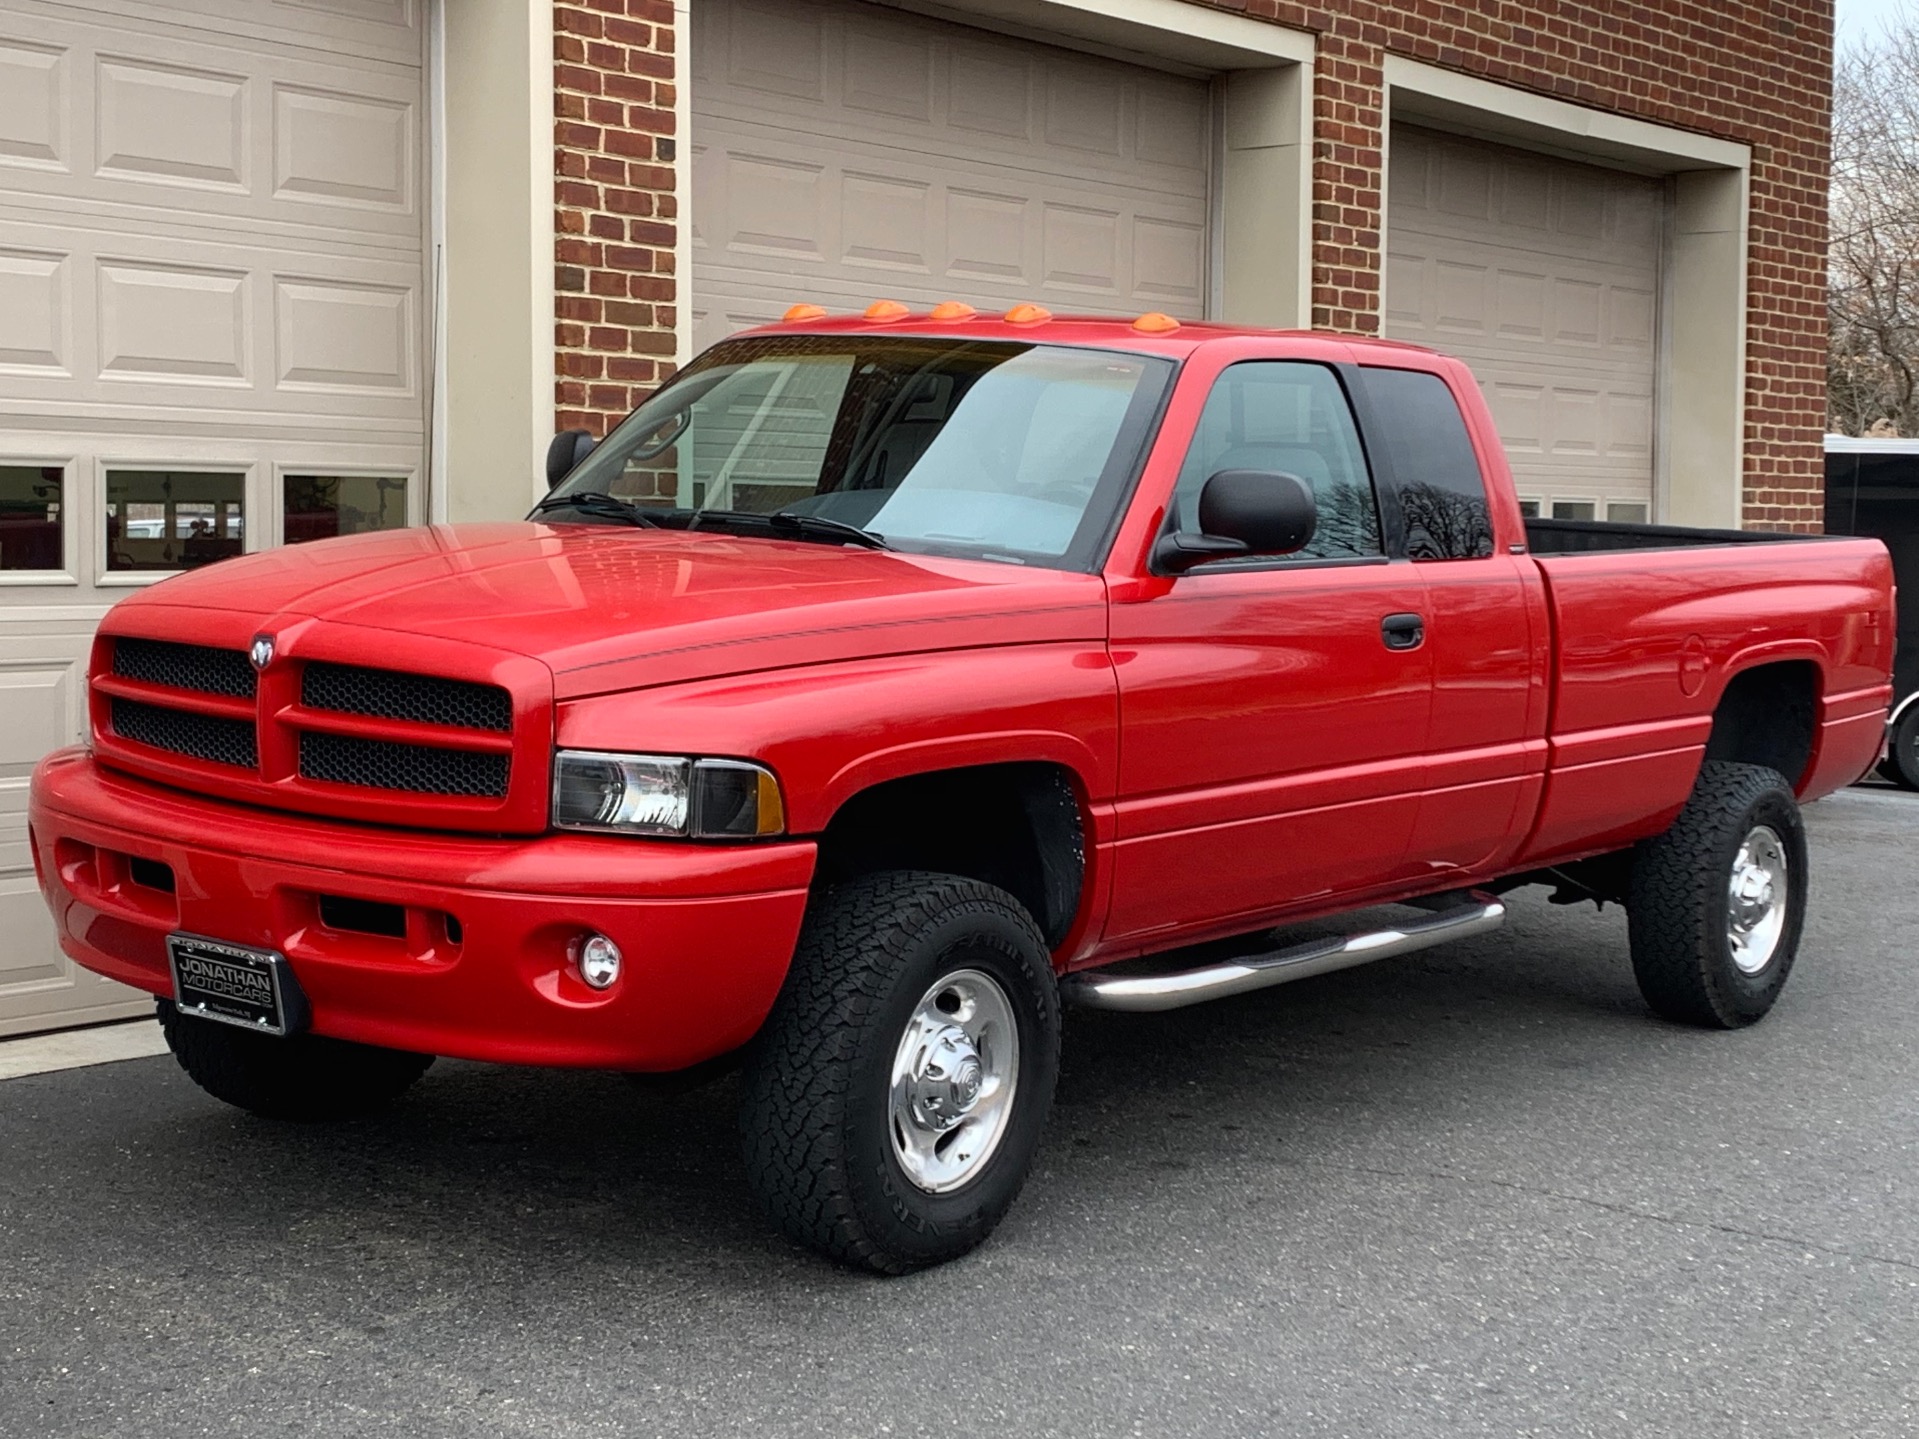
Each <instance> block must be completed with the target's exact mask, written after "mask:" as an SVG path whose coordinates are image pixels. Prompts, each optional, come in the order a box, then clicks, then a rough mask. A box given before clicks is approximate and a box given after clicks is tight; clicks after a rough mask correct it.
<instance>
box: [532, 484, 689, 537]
mask: <svg viewBox="0 0 1919 1439" xmlns="http://www.w3.org/2000/svg"><path fill="white" fill-rule="evenodd" d="M548 510H578V511H579V512H580V513H581V514H583V515H603V516H605V517H606V518H607V519H610V520H625V521H626V522H627V523H628V524H629V525H639V526H641V527H643V528H646V529H657V528H658V527H659V521H658V520H655V519H653V518H651V517H650V516H649V515H648V514H647V513H646V512H645V511H644V510H642V509H641V508H640V507H639V506H638V505H630V504H628V503H627V502H626V501H625V500H623V499H621V498H620V497H619V496H618V495H609V494H608V493H606V491H605V490H580V491H578V492H577V493H574V494H570V495H548V496H547V497H546V498H545V499H543V500H541V501H540V502H539V503H538V504H537V505H535V506H534V507H533V513H534V514H536V515H543V514H545V513H546V512H547V511H548Z"/></svg>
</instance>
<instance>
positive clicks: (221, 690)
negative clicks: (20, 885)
mask: <svg viewBox="0 0 1919 1439" xmlns="http://www.w3.org/2000/svg"><path fill="white" fill-rule="evenodd" d="M589 450H590V452H589ZM549 470H550V472H551V474H550V476H549V478H550V479H551V480H552V481H553V482H554V488H553V489H552V491H551V493H550V494H549V495H548V497H547V498H546V499H545V500H543V501H542V502H541V503H540V504H539V506H538V507H537V509H536V510H535V512H534V514H533V515H532V516H531V517H530V518H529V519H528V520H526V521H524V522H520V523H511V524H476V525H464V526H455V527H437V526H436V527H433V528H427V529H416V530H407V531H402V532H393V533H386V534H377V535H367V536H362V537H358V538H349V539H342V540H334V541H326V542H322V543H316V544H311V545H301V546H298V547H295V548H290V549H282V550H275V551H271V552H267V553H262V554H254V555H248V556H245V557H243V558H239V559H235V560H231V561H228V562H226V563H222V564H220V565H217V566H214V567H211V568H208V569H205V570H200V571H196V572H194V573H191V574H186V575H182V576H180V577H178V578H175V579H171V580H168V581H166V582H165V583H163V584H159V585H155V586H154V587H152V588H151V589H148V590H146V591H144V592H143V593H141V594H139V595H137V596H134V597H132V598H129V599H127V600H125V601H124V602H122V603H121V604H119V605H118V606H116V607H115V608H114V610H113V611H112V613H111V614H110V615H109V616H108V617H107V619H106V621H105V623H104V624H103V625H102V627H101V629H100V634H99V638H98V640H97V642H96V644H95V648H94V651H93V657H92V664H91V671H90V676H89V681H88V702H89V705H90V731H91V738H90V740H89V742H88V743H87V744H86V745H85V746H83V747H79V748H74V749H68V750H63V751H61V752H59V753H57V754H54V755H52V756H50V757H49V758H48V759H47V760H45V761H44V762H43V763H42V764H41V765H40V767H39V769H38V771H37V772H36V774H35V775H34V779H33V791H32V807H31V822H32V835H33V848H34V857H35V860H36V862H37V865H38V871H39V876H40V883H41V885H42V887H43V888H44V890H45V893H46V898H47V901H48V903H49V905H50V906H51V907H52V910H53V914H54V918H55V921H56V924H57V927H58V932H59V935H60V941H61V943H62V945H63V946H64V947H65V949H66V952H67V953H68V954H70V955H72V956H73V957H74V958H75V959H76V960H78V961H79V962H80V963H82V964H84V965H86V966H88V967H89V968H91V969H94V970H97V971H99V972H100V973H102V974H106V975H110V976H112V977H114V978H116V979H120V980H124V981H126V982H127V983H129V984H133V985H138V986H141V987H143V988H145V989H148V990H150V991H152V992H153V993H154V994H155V995H157V996H159V1010H160V1019H161V1022H162V1024H163V1025H164V1026H165V1029H166V1034H167V1037H168V1039H169V1041H170V1042H171V1044H172V1047H173V1050H174V1053H175V1054H176V1055H177V1056H178V1058H179V1060H180V1062H181V1064H182V1065H183V1066H184V1068H185V1069H186V1071H187V1073H188V1074H190V1075H191V1076H192V1077H193V1078H194V1079H195V1080H196V1081H198V1082H199V1083H200V1084H201V1085H202V1086H203V1087H204V1088H205V1089H207V1090H208V1091H210V1092H211V1093H212V1094H214V1095H217V1096H218V1097H220V1098H221V1099H224V1100H227V1101H229V1102H232V1103H234V1104H237V1105H241V1106H244V1107H246V1108H248V1109H251V1110H254V1111H256V1112H258V1113H262V1114H266V1115H277V1116H285V1117H298V1118H315V1117H325V1116H333V1115H341V1114H348V1113H353V1112H356V1111H359V1110H363V1109H366V1108H369V1107H372V1106H375V1105H377V1104H380V1103H382V1102H384V1101H387V1100H389V1099H391V1098H392V1097H394V1096H395V1095H397V1094H398V1093H399V1092H400V1091H401V1090H403V1089H405V1088H406V1086H407V1085H409V1084H410V1083H412V1082H413V1081H414V1080H415V1079H416V1078H418V1077H419V1075H420V1074H421V1072H422V1071H424V1070H425V1069H426V1067H427V1066H428V1065H429V1064H430V1063H431V1062H432V1060H431V1056H434V1055H457V1056H464V1057H467V1058H471V1059H480V1060H495V1061H505V1062H511V1063H521V1064H540V1065H572V1066H591V1067H597V1068H606V1069H615V1070H624V1071H629V1072H635V1073H654V1074H661V1073H674V1072H689V1071H690V1072H693V1073H695V1074H697V1073H700V1072H701V1071H702V1067H703V1066H718V1065H723V1064H726V1063H728V1062H729V1061H731V1062H739V1063H743V1064H744V1068H745V1075H744V1079H743V1098H742V1105H741V1110H742V1120H741V1128H742V1137H743V1144H744V1152H745V1167H746V1170H747V1173H748V1176H749V1178H750V1181H751V1183H752V1184H753V1186H754V1187H755V1189H756V1190H757V1191H758V1193H759V1195H760V1196H761V1198H762V1199H763V1200H764V1202H765V1204H766V1206H767V1208H768V1209H769V1210H770V1211H771V1213H772V1215H773V1217H774V1218H775V1220H776V1221H777V1222H778V1223H779V1224H780V1225H781V1226H782V1227H783V1228H784V1229H785V1230H786V1232H787V1233H789V1234H790V1235H792V1236H793V1237H795V1238H796V1239H798V1240H800V1241H802V1242H804V1243H806V1244H810V1245H812V1246H814V1247H816V1248H818V1249H820V1250H822V1251H824V1252H825V1253H827V1254H830V1255H832V1256H835V1257H837V1258H839V1259H841V1260H844V1261H847V1262H849V1263H853V1264H859V1265H866V1266H870V1267H872V1268H875V1269H878V1270H881V1271H886V1272H899V1271H902V1270H906V1269H911V1268H914V1267H917V1266H921V1265H925V1264H929V1263H933V1262H937V1261H939V1260H943V1259H947V1258H951V1257H953V1256H955V1255H958V1254H960V1253H963V1252H965V1251H966V1250H968V1249H969V1248H971V1247H972V1246H974V1245H975V1244H977V1243H978V1242H979V1241H980V1240H981V1239H982V1238H984V1237H985V1235H986V1234H987V1233H988V1232H989V1231H990V1230H991V1229H992V1227H993V1225H994V1224H995V1223H996V1222H997V1221H998V1219H999V1218H1000V1216H1001V1215H1002V1214H1003V1213H1004V1212H1005V1211H1006V1209H1007V1208H1008V1206H1009V1205H1010V1204H1011V1203H1012V1202H1013V1199H1014V1197H1015V1195H1016V1193H1017V1192H1018V1190H1019V1187H1020V1184H1021V1181H1022V1179H1023V1177H1024V1175H1025V1172H1026V1171H1027V1169H1028V1167H1029V1165H1030V1162H1031V1160H1032V1158H1033V1155H1034V1151H1035V1148H1036V1146H1037V1145H1038V1143H1039V1139H1040V1131H1041V1127H1042V1123H1043V1121H1044V1119H1045V1117H1046V1113H1047V1109H1048V1105H1049V1103H1050V1100H1051V1097H1052V1090H1053V1084H1054V1075H1055V1072H1056V1069H1057V1063H1058V1053H1059V1043H1060V1011H1061V1006H1062V1004H1063V1003H1078V1004H1085V1005H1093V1006H1102V1007H1106V1008H1114V1009H1128V1010H1155V1009H1164V1008H1169V1007H1172V1006H1174V1005H1180V1004H1188V1003H1192V1002H1195V1001H1199V1000H1205V999H1211V998H1217V997H1221V996H1227V995H1232V994H1237V993H1241V992H1244V991H1246V990H1249V989H1254V988H1258V987H1262V986H1265V985H1269V984H1276V983H1280V982H1283V981H1286V980H1289V979H1296V978H1299V977H1302V976H1305V975H1310V974H1317V973H1322V972H1324V971H1326V970H1328V969H1334V968H1338V967H1341V966H1344V965H1350V964H1356V963H1360V962H1363V961H1365V960H1369V959H1375V958H1380V957H1383V956H1386V955H1391V954H1399V953H1404V952H1406V951H1407V950H1410V949H1416V948H1419V947H1422V946H1424V945H1428V944H1432V943H1435V942H1437V941H1440V940H1443V939H1445V938H1448V937H1451V936H1457V935H1464V934H1469V933H1473V932H1476V931H1479V930H1483V929H1486V928H1489V927H1491V926H1493V925H1496V924H1498V923H1499V921H1500V919H1501V917H1502V915H1503V913H1504V911H1503V908H1502V906H1501V903H1500V901H1499V899H1498V898H1497V897H1496V896H1497V895H1498V894H1499V893H1500V892H1502V891H1504V890H1506V889H1508V888H1511V887H1514V886H1518V885H1524V884H1536V883H1546V884H1551V885H1554V886H1556V887H1557V889H1558V891H1559V892H1560V897H1569V898H1578V899H1593V900H1598V901H1605V900H1614V901H1620V902H1622V903H1623V904H1624V905H1625V907H1626V910H1627V913H1628V916H1629V924H1630V933H1631V951H1632V962H1633V965H1634V968H1635V970H1636V972H1637V977H1638V980H1639V984H1640V987H1641V989H1642V990H1643V992H1644V994H1645V996H1646V999H1647V1001H1648V1002H1649V1004H1650V1005H1651V1007H1652V1008H1653V1009H1654V1010H1655V1011H1656V1012H1658V1013H1659V1014H1661V1015H1664V1016H1667V1017H1669V1018H1672V1019H1675V1020H1680V1021H1685V1022H1690V1023H1695V1024H1703V1025H1715V1026H1723V1027H1732V1026H1737V1025H1742V1024H1746V1023H1748V1022H1750V1021H1752V1020H1755V1019H1758V1018H1759V1017H1760V1016H1761V1015H1763V1014H1764V1013H1765V1012H1766V1011H1767V1009H1768V1008H1769V1007H1770V1006H1771V1005H1772V1003H1773V1001H1774V1000H1775V998H1776V997H1777V996H1778V994H1779V991H1780V987H1781V986H1782V985H1783V984H1784V983H1785V979H1786V975H1787V971H1788V970H1789V969H1790V967H1791V965H1792V962H1793V957H1794V953H1795V951H1796V948H1797V946H1798V942H1799V934H1800V925H1801V919H1802V916H1803V913H1804V906H1805V900H1806V887H1807V877H1808V867H1807V854H1806V841H1805V836H1804V832H1803V830H1802V828H1801V823H1800V818H1799V812H1798V803H1799V802H1800V801H1804V800H1809V799H1814V798H1817V797H1818V796H1820V795H1823V794H1826V793H1828V792H1829V791H1831V790H1834V789H1836V788H1838V787H1839V786H1841V785H1844V784H1846V783H1848V782H1850V781H1852V780H1854V779H1856V778H1858V777H1859V776H1860V775H1861V774H1862V773H1863V772H1864V771H1865V770H1867V769H1869V768H1870V767H1871V766H1872V765H1873V764H1874V762H1875V761H1876V760H1877V759H1878V758H1879V754H1880V748H1881V742H1882V735H1883V730H1884V725H1885V715H1886V705H1887V699H1888V695H1889V684H1888V671H1889V668H1890V664H1891V660H1892V654H1893V632H1894V631H1893V611H1892V586H1891V571H1890V567H1889V563H1888V560H1887V556H1886V552H1885V550H1884V548H1883V547H1882V546H1881V545H1880V544H1878V543H1877V542H1876V541H1869V540H1854V539H1810V540H1808V539H1798V538H1792V537H1787V536H1780V535H1769V534H1753V533H1739V532H1723V533H1721V532H1708V531H1699V530H1679V529H1672V528H1665V527H1659V526H1616V525H1594V524H1579V523H1561V522H1556V521H1540V520H1529V519H1527V518H1525V517H1523V516H1522V514H1521V511H1520V507H1519V504H1518V502H1517V500H1516V499H1515V497H1514V494H1513V488H1512V483H1511V478H1510V475H1509V473H1508V470H1507V467H1506V463H1505V461H1504V459H1503V457H1502V454H1501V450H1500V446H1499V443H1498V441H1497V438H1496V436H1495V434H1494V430H1493V426H1492V424H1491V422H1490V420H1489V418H1488V415H1487V412H1486V409H1485V407H1484V405H1483V404H1482V402H1481V400H1480V396H1479V392H1478V390H1477V388H1476V387H1475V385H1474V383H1473V380H1472V377H1471V375H1470V374H1469V373H1468V371H1467V370H1466V368H1465V366H1463V365H1461V364H1459V363H1457V362H1456V361H1453V360H1450V359H1446V358H1444V357H1442V356H1439V355H1436V354H1432V353H1429V352H1427V351H1424V350H1420V349H1416V348H1412V347H1409V346H1404V345H1397V344H1385V343H1376V342H1368V341H1362V340H1349V339H1339V338H1333V337H1328V336H1322V335H1312V334H1275V333H1263V332H1255V331H1247V330H1235V329H1227V328H1223V327H1215V326H1208V325H1198V324H1175V323H1174V322H1172V321H1171V320H1168V319H1166V318H1165V317H1164V316H1145V317H1142V318H1141V319H1140V320H1138V321H1133V322H1127V321H1123V320H1068V319H1055V318H1053V317H1051V316H1050V315H1048V314H1046V312H1044V311H1043V310H1038V309H1036V308H1034V307H1022V308H1021V309H1018V310H1015V311H1013V312H1010V313H1009V314H1007V315H1006V316H1003V317H985V316H978V315H975V314H973V313H972V312H971V311H970V310H968V309H967V308H966V307H964V306H961V305H947V306H943V307H941V308H940V309H939V310H936V311H934V312H933V314H932V315H931V316H913V315H907V314H905V313H904V312H903V307H899V306H885V305H882V306H877V307H875V309H874V310H873V311H870V312H868V314H867V315H866V316H864V317H861V318H856V319H845V320H829V319H825V318H823V317H822V316H821V315H819V314H818V313H817V312H815V311H810V310H806V309H801V310H798V311H796V312H795V313H794V314H793V315H791V316H789V320H788V322H787V323H785V324H781V325H775V326H771V327H768V328H765V329H762V330H759V331H755V332H753V333H750V334H747V335H744V336H741V337H737V338H734V339H732V340H729V341H727V342H725V343H723V344H721V345H719V346H717V347H715V348H714V349H712V350H710V351H708V352H706V353H705V354H703V355H701V356H700V357H699V358H698V359H697V360H696V361H695V362H694V363H692V364H691V365H689V366H688V367H687V368H686V370H685V371H684V372H683V373H682V374H681V375H680V376H679V377H677V378H676V379H675V380H674V381H672V383H670V384H669V385H667V386H666V387H664V388H663V389H662V390H660V391H659V392H658V393H657V394H656V395H655V396H653V398H651V399H650V400H648V401H647V403H646V404H644V405H642V406H641V407H640V408H639V409H638V410H637V411H635V412H634V414H633V415H632V416H631V417H630V418H628V419H627V420H626V421H625V422H624V423H623V424H622V425H620V426H619V427H618V428H617V429H616V430H615V431H614V432H613V434H612V435H611V436H610V437H608V439H607V440H606V441H605V442H603V443H601V444H600V445H599V446H598V447H597V448H590V442H588V441H587V440H586V437H585V436H584V435H577V434H572V433H569V434H567V435H563V436H561V437H560V438H559V439H558V440H557V441H556V443H555V448H554V452H553V455H552V457H551V460H550V463H549ZM1386 904H1404V905H1407V906H1410V908H1408V909H1407V910H1405V911H1404V914H1405V915H1406V918H1405V919H1404V920H1403V921H1401V922H1397V923H1390V924H1387V925H1386V927H1383V928H1382V927H1379V925H1380V922H1379V921H1378V920H1377V918H1375V919H1374V920H1373V921H1372V922H1371V923H1370V924H1369V925H1363V926H1359V929H1360V931H1361V932H1357V933H1353V934H1351V935H1350V936H1348V937H1345V938H1341V939H1334V940H1323V939H1322V940H1317V941H1312V942H1293V943H1288V942H1287V941H1286V938H1285V936H1283V935H1281V936H1275V935H1274V934H1273V931H1274V929H1275V927H1277V926H1281V925H1285V924H1290V923H1292V922H1294V921H1302V920H1307V919H1312V920H1324V919H1325V918H1326V917H1328V916H1333V915H1337V914H1341V913H1346V912H1356V911H1359V910H1361V909H1368V908H1372V907H1376V906H1381V905H1386ZM1323 930H1324V927H1323V926H1321V932H1323Z"/></svg>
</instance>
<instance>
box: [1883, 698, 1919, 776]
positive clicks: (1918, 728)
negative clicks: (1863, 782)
mask: <svg viewBox="0 0 1919 1439" xmlns="http://www.w3.org/2000/svg"><path fill="white" fill-rule="evenodd" d="M1879 774H1880V776H1881V778H1884V779H1889V780H1891V781H1892V782H1893V783H1894V784H1896V785H1898V786H1899V788H1901V789H1919V704H1910V705H1907V706H1906V712H1905V713H1904V714H1902V715H1900V716H1899V723H1897V724H1895V725H1894V726H1893V727H1892V733H1891V734H1889V735H1887V736H1886V757H1885V758H1884V759H1882V760H1880V761H1879Z"/></svg>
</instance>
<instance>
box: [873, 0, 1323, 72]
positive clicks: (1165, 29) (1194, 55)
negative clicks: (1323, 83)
mask: <svg viewBox="0 0 1919 1439" xmlns="http://www.w3.org/2000/svg"><path fill="white" fill-rule="evenodd" d="M877 3H879V4H882V5H888V6H891V7H892V8H893V9H896V10H912V11H917V12H918V13H919V14H922V15H931V16H934V17H936V18H938V19H942V20H952V21H957V22H958V23H959V24H962V25H977V26H982V27H984V28H986V29H988V30H998V31H1001V32H1002V33H1005V34H1009V35H1015V36H1019V37H1021V38H1024V39H1032V40H1041V41H1045V42H1047V43H1049V44H1053V45H1067V46H1072V47H1075V48H1078V49H1084V50H1091V51H1093V52H1094V53H1095V54H1103V55H1109V56H1112V57H1113V58H1115V59H1121V60H1130V61H1133V62H1134V63H1136V64H1142V65H1151V66H1155V67H1157V68H1159V69H1163V70H1173V71H1176V72H1180V73H1185V74H1192V75H1204V74H1211V73H1214V72H1216V71H1220V70H1261V69H1271V68H1272V67H1273V66H1275V65H1310V64H1311V63H1312V59H1313V37H1312V35H1311V34H1310V33H1309V32H1307V31H1304V30H1288V29H1287V28H1286V27H1285V26H1283V25H1276V24H1274V23H1273V22H1272V21H1270V20H1254V19H1252V18H1250V17H1249V16H1245V15H1235V14H1233V13H1231V12H1230V11H1224V10H1214V9H1210V8H1208V7H1206V6H1203V5H1195V4H1193V3H1192V0H877Z"/></svg>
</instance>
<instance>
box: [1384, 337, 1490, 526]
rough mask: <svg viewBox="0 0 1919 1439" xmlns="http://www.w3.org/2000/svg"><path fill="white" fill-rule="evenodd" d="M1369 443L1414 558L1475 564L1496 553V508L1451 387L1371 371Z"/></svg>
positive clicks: (1410, 374)
mask: <svg viewBox="0 0 1919 1439" xmlns="http://www.w3.org/2000/svg"><path fill="white" fill-rule="evenodd" d="M1359 373H1360V375H1361V377H1362V379H1361V383H1362V384H1363V385H1364V386H1365V389H1366V399H1367V417H1366V438H1367V440H1368V441H1369V442H1370V443H1371V444H1372V446H1373V449H1374V454H1375V458H1376V460H1377V461H1379V464H1380V470H1381V475H1380V479H1381V482H1382V484H1384V485H1386V486H1387V487H1388V488H1389V489H1390V491H1391V494H1392V497H1393V499H1394V500H1395V501H1396V503H1397V505H1398V508H1399V513H1400V519H1401V523H1402V524H1403V525H1404V527H1405V535H1406V554H1407V556H1408V557H1409V558H1411V559H1415V560H1477V559H1484V558H1486V556H1488V555H1490V554H1491V553H1492V552H1493V519H1492V508H1491V506H1490V504H1489V503H1488V502H1487V498H1486V477H1485V475H1484V474H1483V473H1482V472H1481V470H1480V468H1479V456H1478V454H1477V453H1476V452H1475V451H1474V450H1473V441H1472V436H1471V435H1470V434H1469V433H1468V431H1467V429H1466V418H1465V416H1464V415H1462V414H1461V413H1460V411H1459V402H1458V401H1457V400H1455V399H1454V398H1453V392H1452V390H1451V388H1450V387H1448V385H1447V384H1446V382H1445V381H1444V380H1442V379H1441V378H1440V377H1439V376H1438V375H1435V374H1431V373H1429V372H1427V371H1425V370H1388V369H1377V368H1373V367H1371V366H1368V367H1366V368H1364V369H1362V370H1361V371H1360V372H1359Z"/></svg>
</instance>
